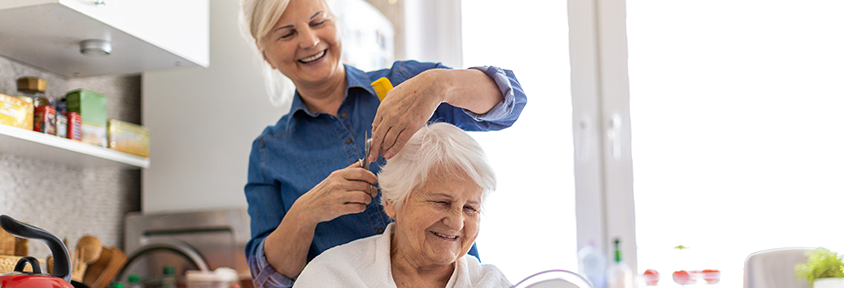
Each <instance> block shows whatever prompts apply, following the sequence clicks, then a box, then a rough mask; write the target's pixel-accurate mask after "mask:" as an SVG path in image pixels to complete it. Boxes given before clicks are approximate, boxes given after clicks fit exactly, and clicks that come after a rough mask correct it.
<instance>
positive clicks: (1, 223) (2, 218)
mask: <svg viewBox="0 0 844 288" xmlns="http://www.w3.org/2000/svg"><path fill="white" fill-rule="evenodd" d="M0 227H3V230H6V232H9V234H12V235H15V236H17V237H20V238H27V239H38V240H41V241H42V242H44V243H47V247H50V252H51V253H52V254H53V259H54V260H53V261H54V263H53V276H55V277H59V278H62V279H64V280H65V281H67V282H68V283H70V255H69V253H68V252H67V247H65V246H64V244H63V243H62V242H61V241H59V238H56V236H54V235H53V234H50V233H49V232H47V231H44V230H41V228H38V227H35V226H32V225H29V224H25V223H21V222H18V220H15V219H14V218H12V217H9V216H7V215H0Z"/></svg>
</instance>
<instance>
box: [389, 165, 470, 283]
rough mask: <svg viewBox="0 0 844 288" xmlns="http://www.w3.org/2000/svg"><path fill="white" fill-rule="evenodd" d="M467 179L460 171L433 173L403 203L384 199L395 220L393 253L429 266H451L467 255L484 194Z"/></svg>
mask: <svg viewBox="0 0 844 288" xmlns="http://www.w3.org/2000/svg"><path fill="white" fill-rule="evenodd" d="M437 170H439V171H442V169H437ZM470 179H471V178H469V176H468V175H466V174H465V172H462V171H461V172H460V173H456V174H454V173H448V172H432V173H431V174H430V175H429V177H428V178H427V181H426V182H425V183H424V184H423V185H422V186H421V187H417V188H416V189H415V190H413V191H412V192H410V195H409V196H408V197H407V201H406V203H405V204H404V205H402V206H401V207H396V206H394V205H393V203H390V202H387V203H386V205H385V211H386V212H387V215H389V216H390V217H393V218H394V219H396V228H395V235H394V236H393V242H392V243H393V247H392V248H393V252H394V253H393V254H394V255H392V256H396V255H401V257H405V258H409V259H407V260H409V261H411V262H413V263H415V264H417V266H429V265H450V264H452V263H454V261H456V260H457V259H458V258H460V257H462V256H463V255H466V253H468V252H469V248H471V247H472V244H473V243H474V242H475V238H477V237H478V231H479V226H480V221H481V219H480V209H481V201H482V200H481V199H482V194H483V189H482V188H481V187H480V186H478V185H477V184H475V183H474V182H473V181H472V180H470ZM397 208H398V209H397Z"/></svg>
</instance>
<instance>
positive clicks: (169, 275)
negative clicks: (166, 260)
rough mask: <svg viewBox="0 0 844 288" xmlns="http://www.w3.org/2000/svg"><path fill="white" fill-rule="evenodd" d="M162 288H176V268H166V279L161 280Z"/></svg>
mask: <svg viewBox="0 0 844 288" xmlns="http://www.w3.org/2000/svg"><path fill="white" fill-rule="evenodd" d="M161 288H176V267H173V266H165V267H164V277H162V278H161Z"/></svg>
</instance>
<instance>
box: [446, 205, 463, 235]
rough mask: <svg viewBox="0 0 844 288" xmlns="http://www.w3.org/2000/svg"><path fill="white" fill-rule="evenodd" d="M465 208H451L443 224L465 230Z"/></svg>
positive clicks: (457, 229) (455, 229)
mask: <svg viewBox="0 0 844 288" xmlns="http://www.w3.org/2000/svg"><path fill="white" fill-rule="evenodd" d="M463 220H464V216H463V209H449V210H448V215H446V216H445V217H444V218H443V224H445V226H448V228H451V229H454V231H460V230H463Z"/></svg>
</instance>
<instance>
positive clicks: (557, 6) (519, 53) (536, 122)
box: [462, 0, 577, 284]
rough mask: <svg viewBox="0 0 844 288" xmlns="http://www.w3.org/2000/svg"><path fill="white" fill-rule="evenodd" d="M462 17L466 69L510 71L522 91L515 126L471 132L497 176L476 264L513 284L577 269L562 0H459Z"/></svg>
mask: <svg viewBox="0 0 844 288" xmlns="http://www.w3.org/2000/svg"><path fill="white" fill-rule="evenodd" d="M538 8H539V9H538ZM545 11H552V12H551V14H548V13H543V12H545ZM462 21H463V63H464V66H465V67H471V66H479V65H495V66H499V67H503V68H506V69H511V70H513V71H514V72H515V74H516V77H517V78H518V79H519V81H520V82H521V84H522V86H523V87H524V90H525V92H526V93H527V95H528V104H527V106H526V108H525V110H524V111H523V112H522V114H521V117H520V118H519V121H517V122H516V124H515V125H514V126H513V127H511V128H508V129H506V130H504V131H499V132H492V133H473V134H472V136H473V137H475V139H477V140H478V141H479V142H480V143H481V145H482V146H483V147H484V150H485V151H486V152H487V156H488V157H489V159H490V161H491V162H492V164H493V166H494V168H495V172H496V174H497V175H498V180H499V182H498V190H497V191H496V192H494V193H493V194H491V195H490V197H489V198H488V199H487V203H485V204H484V205H485V209H486V210H485V212H484V216H483V218H482V221H481V232H480V236H479V237H478V240H477V243H478V249H479V252H480V256H481V261H482V262H484V263H490V264H494V265H496V266H497V267H498V268H500V269H501V270H502V271H503V272H504V273H505V274H506V275H507V277H508V279H509V280H510V281H511V282H513V283H514V284H515V283H516V282H518V281H519V280H521V279H523V278H525V277H527V276H529V275H531V274H534V273H536V272H540V271H544V270H548V269H567V270H571V271H577V238H576V230H577V228H576V224H575V201H574V200H575V198H574V195H575V194H574V171H573V166H574V164H573V163H574V162H573V160H572V154H573V152H572V151H573V150H572V131H571V126H572V125H571V117H572V116H571V115H572V114H571V92H570V91H571V88H570V85H569V83H570V81H569V79H570V78H569V73H570V70H571V68H570V66H569V52H568V47H569V45H568V21H567V17H566V2H565V1H559V0H541V1H531V5H525V4H524V3H521V2H518V1H505V0H492V1H491V0H463V1H462Z"/></svg>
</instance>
